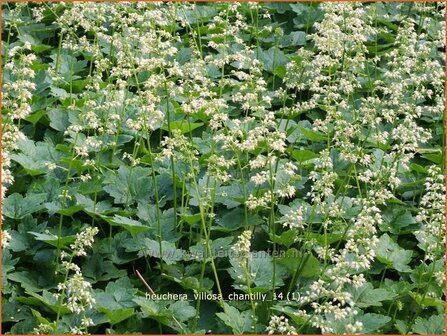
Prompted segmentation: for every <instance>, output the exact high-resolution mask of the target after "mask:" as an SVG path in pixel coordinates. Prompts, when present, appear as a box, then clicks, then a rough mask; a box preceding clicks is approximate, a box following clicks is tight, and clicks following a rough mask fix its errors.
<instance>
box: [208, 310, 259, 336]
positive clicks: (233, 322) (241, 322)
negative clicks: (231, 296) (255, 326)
mask: <svg viewBox="0 0 447 336" xmlns="http://www.w3.org/2000/svg"><path fill="white" fill-rule="evenodd" d="M223 304H224V312H223V313H216V316H217V317H218V318H220V319H221V320H222V321H223V322H224V323H225V324H226V325H227V326H229V327H230V328H231V330H232V331H233V333H234V334H235V335H242V334H243V333H246V332H250V331H251V325H252V318H251V314H252V313H251V311H243V312H239V310H237V309H236V308H234V307H232V306H230V305H229V304H227V303H226V302H224V303H223Z"/></svg>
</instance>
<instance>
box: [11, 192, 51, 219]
mask: <svg viewBox="0 0 447 336" xmlns="http://www.w3.org/2000/svg"><path fill="white" fill-rule="evenodd" d="M44 201H45V195H44V194H30V195H27V196H25V197H23V196H22V195H20V194H18V193H14V194H11V195H9V196H8V197H7V198H6V199H5V200H4V201H3V214H4V215H5V216H6V217H9V218H13V219H21V218H23V217H25V216H26V215H29V214H32V213H34V212H37V211H40V210H42V209H43V208H44V206H43V205H42V203H43V202H44Z"/></svg>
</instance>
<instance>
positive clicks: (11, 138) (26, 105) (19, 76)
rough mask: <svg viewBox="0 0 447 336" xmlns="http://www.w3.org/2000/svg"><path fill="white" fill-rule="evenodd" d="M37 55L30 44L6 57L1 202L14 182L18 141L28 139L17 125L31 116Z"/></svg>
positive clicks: (10, 52) (10, 50)
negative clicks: (33, 66)
mask: <svg viewBox="0 0 447 336" xmlns="http://www.w3.org/2000/svg"><path fill="white" fill-rule="evenodd" d="M35 59H36V55H35V54H33V53H32V52H31V43H29V42H25V43H24V44H23V45H16V46H15V47H12V48H11V49H9V51H8V53H7V54H6V55H5V57H4V62H5V63H4V64H5V65H4V71H5V73H6V74H8V76H5V74H4V75H3V78H4V83H3V89H2V92H3V95H2V176H1V177H2V179H1V181H2V188H1V191H2V195H1V197H2V199H3V198H4V196H5V193H6V190H7V187H8V186H9V185H10V184H12V183H13V182H14V177H13V176H12V174H11V172H10V170H9V167H10V166H11V158H10V156H11V153H12V152H14V151H16V150H17V141H18V140H19V139H23V138H24V137H25V136H24V135H23V133H22V132H21V131H20V128H19V126H18V125H17V123H16V121H18V122H20V120H21V119H24V118H26V117H27V116H28V115H29V114H30V113H31V100H32V95H33V92H34V90H35V89H36V84H35V83H34V81H33V80H34V76H35V71H34V70H33V68H32V63H33V62H34V60H35Z"/></svg>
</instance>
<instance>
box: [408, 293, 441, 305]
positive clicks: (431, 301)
mask: <svg viewBox="0 0 447 336" xmlns="http://www.w3.org/2000/svg"><path fill="white" fill-rule="evenodd" d="M409 294H410V296H411V297H412V298H413V300H414V301H416V302H417V304H418V305H420V306H425V307H437V306H439V307H443V306H445V301H444V300H441V299H437V298H433V297H430V296H427V295H422V294H420V293H416V292H410V293H409Z"/></svg>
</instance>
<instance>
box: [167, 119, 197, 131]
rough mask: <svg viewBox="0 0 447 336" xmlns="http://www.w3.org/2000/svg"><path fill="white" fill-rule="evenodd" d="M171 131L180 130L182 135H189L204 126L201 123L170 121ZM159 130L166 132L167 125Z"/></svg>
mask: <svg viewBox="0 0 447 336" xmlns="http://www.w3.org/2000/svg"><path fill="white" fill-rule="evenodd" d="M170 125H171V130H180V132H182V133H189V132H191V131H193V130H195V129H196V128H199V127H202V126H203V125H205V124H204V123H202V122H188V121H187V120H180V121H171V124H170ZM161 129H163V130H165V131H168V130H169V128H168V125H165V126H163V127H162V128H161Z"/></svg>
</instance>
